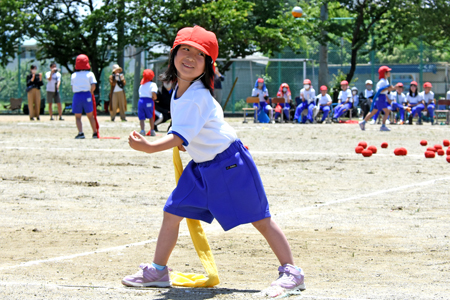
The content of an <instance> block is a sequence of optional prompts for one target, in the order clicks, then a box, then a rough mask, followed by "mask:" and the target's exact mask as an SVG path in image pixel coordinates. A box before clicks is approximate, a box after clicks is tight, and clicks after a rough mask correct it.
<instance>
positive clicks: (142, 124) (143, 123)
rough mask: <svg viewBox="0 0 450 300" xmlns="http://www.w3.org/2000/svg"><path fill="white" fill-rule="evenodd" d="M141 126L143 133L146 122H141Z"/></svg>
mask: <svg viewBox="0 0 450 300" xmlns="http://www.w3.org/2000/svg"><path fill="white" fill-rule="evenodd" d="M139 124H140V125H141V131H142V130H145V120H139Z"/></svg>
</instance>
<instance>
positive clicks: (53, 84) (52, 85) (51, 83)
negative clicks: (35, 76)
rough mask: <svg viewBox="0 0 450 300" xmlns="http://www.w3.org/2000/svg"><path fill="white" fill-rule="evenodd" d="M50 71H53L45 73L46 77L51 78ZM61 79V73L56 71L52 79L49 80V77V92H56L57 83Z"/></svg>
mask: <svg viewBox="0 0 450 300" xmlns="http://www.w3.org/2000/svg"><path fill="white" fill-rule="evenodd" d="M50 73H51V71H48V72H47V73H45V78H46V79H47V78H49V77H50ZM59 81H61V73H59V72H56V73H54V74H53V75H52V79H50V80H48V79H47V92H56V89H55V88H56V84H57V83H58V82H59Z"/></svg>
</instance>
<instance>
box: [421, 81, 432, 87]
mask: <svg viewBox="0 0 450 300" xmlns="http://www.w3.org/2000/svg"><path fill="white" fill-rule="evenodd" d="M423 87H433V86H432V85H431V82H425V83H424V84H423Z"/></svg>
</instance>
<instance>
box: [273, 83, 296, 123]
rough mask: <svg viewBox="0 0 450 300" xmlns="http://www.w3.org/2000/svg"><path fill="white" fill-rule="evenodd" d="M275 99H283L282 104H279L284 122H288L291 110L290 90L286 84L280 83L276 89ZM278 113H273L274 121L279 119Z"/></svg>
mask: <svg viewBox="0 0 450 300" xmlns="http://www.w3.org/2000/svg"><path fill="white" fill-rule="evenodd" d="M277 97H280V98H284V103H280V106H281V109H282V110H283V113H284V116H285V118H286V119H285V121H286V122H288V121H289V110H290V109H291V101H292V99H291V89H290V88H289V85H288V84H287V83H282V84H281V85H280V88H279V89H278V93H277ZM279 115H280V113H278V112H277V113H275V119H277V118H278V117H279Z"/></svg>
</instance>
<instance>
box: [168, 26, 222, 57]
mask: <svg viewBox="0 0 450 300" xmlns="http://www.w3.org/2000/svg"><path fill="white" fill-rule="evenodd" d="M178 45H188V46H192V47H194V48H196V49H198V50H200V51H202V52H204V53H205V54H206V55H208V56H210V57H211V58H212V60H213V62H215V61H216V59H217V56H219V44H218V42H217V38H216V35H215V34H214V32H211V31H207V30H206V29H205V28H203V27H201V26H197V25H196V26H194V27H185V28H183V29H180V30H179V31H178V33H177V37H176V38H175V41H174V42H173V47H172V49H174V48H175V47H176V46H178Z"/></svg>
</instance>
